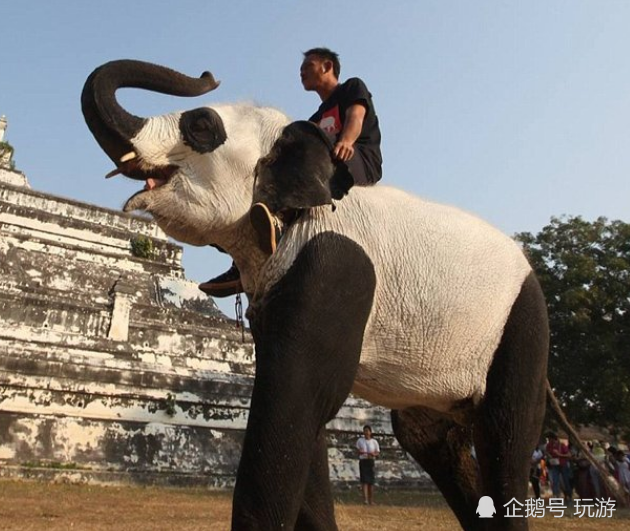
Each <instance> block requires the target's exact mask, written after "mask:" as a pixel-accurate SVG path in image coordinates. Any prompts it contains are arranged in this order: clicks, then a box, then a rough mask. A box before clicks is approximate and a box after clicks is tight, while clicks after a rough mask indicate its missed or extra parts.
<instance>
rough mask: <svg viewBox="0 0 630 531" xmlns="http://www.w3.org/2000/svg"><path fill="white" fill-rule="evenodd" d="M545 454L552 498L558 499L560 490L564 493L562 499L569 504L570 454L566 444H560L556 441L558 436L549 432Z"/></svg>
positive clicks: (570, 496)
mask: <svg viewBox="0 0 630 531" xmlns="http://www.w3.org/2000/svg"><path fill="white" fill-rule="evenodd" d="M545 452H546V454H547V467H548V468H549V476H550V478H551V491H552V492H553V497H554V498H559V497H560V489H562V492H563V493H564V499H565V501H567V502H571V501H572V500H573V497H572V495H571V491H572V490H573V489H572V488H571V478H570V468H569V466H570V465H569V460H570V459H571V454H570V452H569V448H568V446H567V445H566V444H562V443H561V442H560V441H559V440H558V436H557V435H556V434H555V433H554V432H552V431H550V432H549V433H547V446H546V447H545Z"/></svg>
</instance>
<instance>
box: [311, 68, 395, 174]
mask: <svg viewBox="0 0 630 531" xmlns="http://www.w3.org/2000/svg"><path fill="white" fill-rule="evenodd" d="M355 103H358V104H360V105H363V106H364V107H365V110H366V112H365V118H364V120H363V128H362V129H361V134H360V135H359V138H357V141H356V142H355V145H354V149H355V156H356V153H357V152H358V154H359V155H360V157H361V159H362V160H363V163H364V165H365V170H366V177H367V180H368V181H369V182H371V183H375V182H377V181H378V180H380V178H381V177H382V175H383V173H382V168H381V167H382V165H383V158H382V156H381V130H380V128H379V125H378V117H377V116H376V113H375V112H374V104H373V103H372V94H370V91H369V90H368V89H367V87H366V86H365V83H364V82H363V81H361V80H360V79H359V78H358V77H352V78H350V79H348V80H347V81H345V82H344V83H340V84H339V85H337V88H336V89H335V91H334V92H333V93H332V94H331V95H330V97H329V98H328V99H327V100H326V101H324V102H322V104H321V105H320V106H319V109H317V112H316V113H315V114H314V115H313V116H311V117H310V118H309V120H310V121H311V122H315V123H316V124H318V125H319V127H320V128H321V129H322V130H323V131H324V132H325V133H327V134H328V135H329V136H331V137H333V138H334V139H338V138H339V133H341V131H342V129H343V126H344V122H345V120H346V111H347V110H348V108H349V107H351V106H352V105H354V104H355Z"/></svg>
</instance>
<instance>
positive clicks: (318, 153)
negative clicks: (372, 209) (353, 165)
mask: <svg viewBox="0 0 630 531" xmlns="http://www.w3.org/2000/svg"><path fill="white" fill-rule="evenodd" d="M256 176H257V182H256V190H255V192H254V201H255V202H262V203H265V204H266V205H267V206H268V207H269V208H270V209H271V210H272V211H273V212H278V211H280V210H283V209H303V208H310V207H314V206H322V205H329V204H331V203H332V201H333V199H341V198H342V197H343V196H344V195H346V194H347V193H348V190H350V188H351V187H352V186H353V184H354V180H353V178H352V175H351V174H350V171H349V169H348V167H347V166H346V164H345V162H341V161H339V160H336V159H335V158H334V157H333V155H332V144H331V142H330V139H329V138H328V137H327V136H326V134H325V133H324V132H323V131H322V130H321V129H320V128H319V127H318V126H317V125H315V124H314V123H312V122H306V121H298V122H293V123H292V124H290V125H288V126H287V127H285V128H284V130H283V131H282V134H281V136H280V138H279V139H278V140H277V141H276V143H275V144H274V145H273V147H272V148H271V151H270V152H269V154H268V155H266V156H265V157H263V158H261V159H260V160H259V161H258V165H257V166H256Z"/></svg>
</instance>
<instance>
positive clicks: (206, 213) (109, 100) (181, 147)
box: [81, 60, 288, 249]
mask: <svg viewBox="0 0 630 531" xmlns="http://www.w3.org/2000/svg"><path fill="white" fill-rule="evenodd" d="M218 85H219V83H218V82H217V81H216V80H215V79H214V77H213V75H212V74H210V73H209V72H204V73H203V74H202V75H201V76H200V77H199V78H192V77H188V76H186V75H184V74H181V73H179V72H176V71H174V70H171V69H169V68H165V67H163V66H159V65H154V64H150V63H145V62H141V61H134V60H118V61H112V62H109V63H106V64H104V65H102V66H100V67H99V68H97V69H96V70H94V72H92V74H91V75H90V76H89V77H88V79H87V81H86V83H85V86H84V88H83V93H82V95H81V105H82V110H83V115H84V117H85V120H86V123H87V125H88V127H89V128H90V131H91V132H92V134H93V135H94V137H95V138H96V140H97V142H98V143H99V145H100V146H101V148H102V149H103V150H104V151H105V153H106V154H107V155H108V156H109V158H110V159H112V161H113V162H114V164H115V165H116V169H115V170H114V171H112V172H110V174H108V177H111V176H114V175H116V174H122V175H125V176H127V177H129V178H131V179H136V180H139V181H144V183H145V184H144V188H143V190H141V191H139V192H137V193H136V194H134V195H133V196H131V197H130V198H129V199H128V200H127V201H126V203H125V205H124V207H123V210H125V211H127V212H128V211H133V210H140V211H145V212H147V213H149V214H151V215H152V216H153V217H154V218H155V220H156V221H157V223H158V225H160V227H161V228H162V229H163V230H164V231H165V232H166V233H167V234H168V235H170V236H172V237H173V238H175V239H177V240H180V241H182V242H185V243H190V244H193V245H205V244H218V245H221V246H223V247H225V248H227V249H229V247H230V245H233V244H234V241H235V240H236V239H237V237H238V235H237V234H236V233H237V232H238V230H237V226H238V225H239V222H240V220H241V219H243V218H244V217H245V216H246V213H247V211H248V209H249V206H250V204H251V199H252V189H253V170H254V167H255V165H256V162H257V161H258V159H259V158H260V157H261V156H262V155H264V154H266V153H267V152H268V151H269V149H270V148H271V145H272V144H273V142H274V141H275V139H276V138H277V137H278V136H279V134H280V131H281V130H282V128H283V127H284V126H285V125H286V124H287V123H288V119H287V117H286V116H284V115H283V114H282V113H280V112H279V111H277V110H275V109H271V108H264V107H255V106H252V105H244V104H243V105H239V104H236V105H228V104H225V105H216V106H213V107H199V108H196V109H193V110H189V111H185V112H173V113H170V114H166V115H162V116H155V117H150V118H141V117H138V116H135V115H133V114H131V113H129V112H127V111H126V110H125V109H123V108H122V106H121V105H120V104H119V103H118V102H117V100H116V98H115V92H116V90H118V89H119V88H140V89H145V90H150V91H154V92H160V93H163V94H169V95H174V96H188V97H190V96H199V95H202V94H205V93H207V92H209V91H211V90H214V89H215V88H216V87H217V86H218Z"/></svg>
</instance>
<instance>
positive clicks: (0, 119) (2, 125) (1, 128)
mask: <svg viewBox="0 0 630 531" xmlns="http://www.w3.org/2000/svg"><path fill="white" fill-rule="evenodd" d="M7 124H8V122H7V117H6V116H5V115H4V114H3V115H2V116H0V142H3V141H4V132H5V131H6V130H7Z"/></svg>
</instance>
